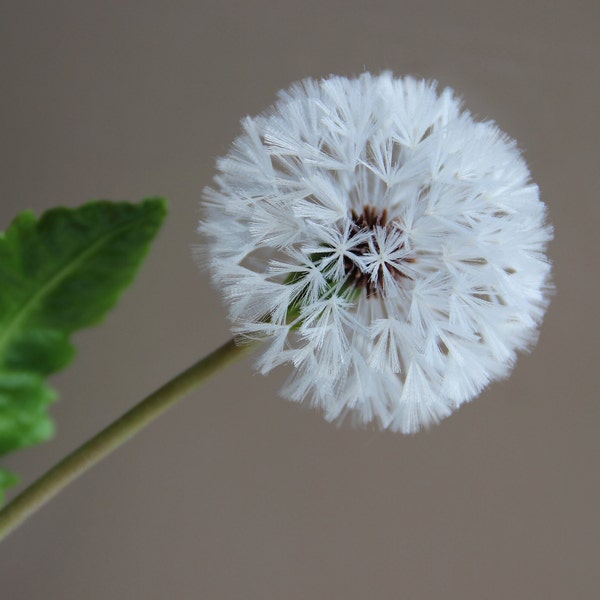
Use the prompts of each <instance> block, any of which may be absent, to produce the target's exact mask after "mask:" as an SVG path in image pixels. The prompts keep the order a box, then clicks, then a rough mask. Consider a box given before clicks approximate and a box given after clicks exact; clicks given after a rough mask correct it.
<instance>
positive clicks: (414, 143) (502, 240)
mask: <svg viewBox="0 0 600 600" xmlns="http://www.w3.org/2000/svg"><path fill="white" fill-rule="evenodd" d="M242 124H243V133H242V134H241V135H240V136H239V137H238V138H237V139H236V140H235V141H234V143H233V145H232V147H231V149H230V151H229V153H228V154H227V155H226V156H225V157H222V158H220V159H219V160H218V162H217V170H218V174H217V176H216V177H215V184H214V188H207V189H206V190H205V191H204V198H205V202H204V209H205V218H204V219H203V221H202V222H201V224H200V227H199V230H200V232H201V233H202V234H203V235H204V236H205V238H206V239H207V243H206V245H205V248H204V251H205V252H204V254H205V255H207V256H208V257H209V268H210V270H211V272H212V275H213V279H214V282H215V284H216V286H217V287H218V288H219V289H220V290H221V291H222V293H223V295H224V297H225V299H226V301H227V302H228V303H229V306H230V317H231V319H232V321H233V323H234V331H235V332H236V333H238V334H240V335H243V336H247V337H249V338H252V339H256V338H264V339H266V341H267V343H266V344H265V346H264V349H263V352H262V354H261V357H260V359H259V361H258V368H259V370H260V371H261V372H262V373H267V372H268V371H270V370H271V369H272V368H274V367H275V366H277V365H280V364H282V363H291V364H292V365H293V366H294V371H293V373H292V376H291V378H290V380H289V381H288V383H287V384H286V386H285V388H284V390H283V391H282V393H283V395H284V396H285V397H287V398H289V399H291V400H294V401H299V402H300V401H309V402H310V403H311V404H312V405H314V406H317V407H319V408H321V409H322V411H323V413H324V415H325V416H326V418H327V419H332V420H333V419H340V418H343V417H345V416H346V415H348V414H350V415H352V416H353V417H354V418H355V420H356V421H358V422H361V423H368V422H371V421H374V422H376V423H377V424H378V425H379V426H380V427H382V428H389V429H392V430H395V431H402V432H404V433H411V432H415V431H418V430H419V429H420V428H422V427H423V426H427V425H430V424H431V423H433V422H436V421H438V420H440V419H442V418H444V417H446V416H448V415H449V414H450V413H451V412H452V411H453V410H454V409H455V408H457V407H458V406H459V405H460V404H461V403H462V402H465V401H468V400H470V399H471V398H473V397H474V396H475V395H477V394H478V393H479V392H480V391H481V390H482V388H483V387H484V386H485V385H487V384H488V383H489V382H490V381H492V380H494V379H498V378H499V377H502V376H505V375H506V374H507V372H508V371H509V370H510V368H511V367H512V365H513V364H514V362H515V360H516V352H517V351H518V350H524V349H527V348H528V347H530V346H531V345H532V343H533V342H535V339H536V330H537V327H538V326H539V324H540V322H541V319H542V317H543V314H544V311H545V309H546V306H547V304H548V292H549V290H550V287H551V286H550V284H549V273H550V264H549V262H548V261H547V259H546V256H545V250H546V245H547V243H548V241H549V240H550V239H551V238H552V230H551V227H550V226H549V225H547V224H546V209H545V206H544V204H543V203H542V202H541V201H540V200H539V194H538V189H537V187H536V186H535V185H533V184H532V183H531V182H530V179H529V171H528V169H527V166H526V164H525V162H524V160H523V158H522V157H521V154H520V153H519V151H518V149H517V147H516V144H515V143H514V141H512V140H511V139H509V138H508V137H507V136H506V135H504V134H503V133H502V132H501V131H500V130H499V129H498V128H497V127H496V126H495V125H494V124H493V123H491V122H484V123H481V122H476V121H474V120H473V119H472V117H471V115H470V114H469V113H468V112H465V111H462V112H461V110H460V103H459V101H458V100H457V99H456V98H455V96H454V94H453V92H452V90H450V89H445V90H444V91H443V92H442V93H441V94H439V95H438V94H437V93H436V85H435V83H432V82H427V81H419V80H415V79H412V78H410V77H406V78H402V79H394V78H393V77H392V75H391V74H390V73H383V74H381V75H379V76H372V75H370V74H368V73H365V74H363V75H362V76H360V77H358V78H357V79H346V78H343V77H330V78H328V79H324V80H321V81H314V80H310V79H309V80H305V81H303V82H300V83H296V84H294V85H293V86H292V87H291V88H290V89H289V90H286V91H282V92H280V93H279V99H278V101H277V102H276V103H275V104H274V105H273V107H271V108H270V109H269V110H268V111H267V112H265V113H264V114H262V115H260V116H258V117H254V118H250V117H248V118H246V119H244V121H243V123H242ZM384 211H385V212H384ZM377 219H379V220H377ZM354 282H357V283H356V285H354Z"/></svg>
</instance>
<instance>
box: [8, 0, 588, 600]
mask: <svg viewBox="0 0 600 600" xmlns="http://www.w3.org/2000/svg"><path fill="white" fill-rule="evenodd" d="M599 17H600V5H599V4H598V2H597V0H588V1H585V0H579V1H577V0H571V1H569V0H558V1H551V0H546V1H537V0H536V1H527V0H520V1H513V0H504V1H502V2H500V1H498V2H492V1H489V0H485V1H483V0H457V1H455V2H443V1H432V0H429V1H427V0H424V1H420V2H416V1H414V2H404V1H402V0H396V1H391V0H389V1H381V0H373V1H371V2H368V3H367V2H359V1H357V0H352V1H350V0H348V1H333V0H318V1H316V0H304V1H302V2H301V1H299V0H298V1H296V2H290V1H288V0H280V1H275V0H271V1H266V0H265V1H246V2H242V1H238V2H234V1H231V0H229V1H223V2H214V1H208V0H205V1H196V2H191V1H188V2H182V1H179V2H178V1H174V2H157V1H148V2H131V1H123V0H121V1H106V2H101V1H88V2H82V1H78V2H66V1H55V2H42V1H38V2H32V1H22V2H13V1H6V0H5V1H4V2H3V3H2V6H1V8H0V65H1V66H0V69H1V71H0V73H1V82H2V93H1V94H0V120H1V126H0V136H1V137H0V145H1V152H2V157H1V162H0V169H1V172H2V198H1V200H0V217H1V222H0V226H1V228H2V229H3V228H5V227H6V226H7V225H8V223H9V222H10V220H11V219H12V217H13V216H14V215H15V214H16V213H17V212H18V211H20V210H22V209H25V208H32V209H34V210H36V211H38V212H40V211H42V210H44V209H46V208H49V207H51V206H54V205H57V204H64V205H70V206H75V205H78V204H80V203H82V202H83V201H85V200H88V199H93V198H100V197H103V198H114V199H132V200H137V199H140V198H142V197H144V196H150V195H156V194H162V195H165V196H167V197H168V198H169V199H170V207H171V208H170V216H169V219H168V222H167V224H166V226H165V228H164V230H163V231H162V233H161V235H160V238H159V239H158V241H157V243H156V245H155V246H154V248H153V250H152V253H151V255H150V257H149V259H148V261H147V263H146V264H145V265H144V267H143V270H142V272H141V273H140V275H139V277H138V279H137V280H136V282H135V284H134V286H133V287H132V288H131V289H130V290H129V291H128V293H127V294H126V296H125V297H124V298H123V300H122V302H121V303H120V304H119V306H118V308H117V309H116V310H115V311H114V312H113V313H112V314H111V315H110V316H109V318H108V320H107V321H106V323H105V324H104V325H102V326H101V327H98V328H95V329H92V330H87V331H85V332H82V333H81V334H79V335H77V336H76V342H77V344H78V347H79V355H78V359H77V361H76V362H75V363H74V364H73V365H72V366H71V367H70V368H69V369H68V370H66V371H65V372H63V373H61V374H60V375H59V376H57V377H55V378H54V380H53V383H54V385H55V386H56V388H58V390H59V391H60V394H61V400H60V402H59V403H58V404H56V405H55V406H54V407H53V410H52V412H53V414H54V416H55V418H56V421H57V424H58V435H57V437H56V438H55V439H54V440H53V441H52V442H50V443H48V444H45V445H43V446H39V447H36V448H34V449H30V450H27V451H24V452H22V453H20V454H17V455H15V456H14V457H11V458H10V460H8V466H10V467H11V468H14V469H16V470H18V471H19V472H20V473H21V474H22V476H23V479H24V481H31V480H33V479H34V478H35V477H36V476H37V475H39V474H40V473H41V472H43V471H44V470H45V469H47V468H48V467H49V466H50V465H52V464H53V463H54V462H55V461H57V460H58V459H59V458H61V457H62V456H64V455H65V454H66V453H68V452H69V451H70V450H71V449H73V448H74V447H75V446H76V445H78V444H79V443H80V442H82V441H83V440H85V439H86V438H87V437H89V436H90V435H91V434H93V433H95V432H96V431H97V430H98V429H99V428H101V427H102V426H104V425H105V424H107V423H108V422H109V421H111V420H112V419H113V418H115V417H116V416H117V415H119V414H120V413H121V412H123V411H125V410H126V409H127V408H128V407H130V406H131V405H132V404H133V403H134V402H135V401H137V400H138V399H140V398H141V397H143V396H144V395H146V394H147V393H148V392H150V391H152V390H153V389H154V388H155V387H157V386H158V385H159V384H160V383H162V382H164V381H165V380H166V379H167V378H169V377H171V376H173V375H174V374H175V373H177V372H178V371H179V370H181V369H182V368H184V367H186V366H187V365H188V364H190V363H192V362H193V361H195V360H196V359H197V358H198V357H200V356H202V355H204V354H205V353H206V352H208V351H210V350H211V349H212V348H214V347H215V346H217V345H218V344H220V343H222V342H223V341H225V340H226V339H227V338H228V324H227V321H226V318H225V312H224V309H223V308H222V306H221V303H220V300H219V297H218V294H217V293H216V291H215V290H213V289H212V288H211V287H210V285H209V282H208V278H207V275H206V274H205V273H200V272H199V271H198V269H197V267H196V265H195V264H194V262H193V260H192V257H191V255H192V253H191V248H192V246H193V244H195V243H196V242H197V238H196V234H195V228H196V222H197V218H198V212H199V209H198V202H199V198H200V194H201V190H202V187H203V186H204V185H206V184H207V183H209V182H210V180H211V177H212V171H213V164H214V159H215V158H216V157H217V156H218V155H220V154H222V153H224V152H225V151H226V149H227V147H228V145H229V143H230V142H231V140H232V139H233V138H234V137H235V135H236V134H237V132H238V131H239V125H238V123H239V119H240V118H242V117H243V116H244V115H246V114H255V113H257V112H259V111H261V110H262V109H264V108H265V107H266V106H268V105H269V104H270V103H271V102H272V101H273V98H274V95H275V93H276V92H277V90H279V89H280V88H282V87H286V86H287V85H288V84H290V83H291V82H292V81H294V80H297V79H300V78H302V77H306V76H315V77H320V76H325V75H328V74H330V73H338V74H343V75H353V74H358V73H360V72H362V71H363V70H365V69H366V70H371V71H374V72H379V71H380V70H382V69H392V70H393V71H394V72H395V73H396V74H398V75H401V74H413V75H417V76H422V77H427V78H435V79H438V80H439V81H440V83H441V84H442V85H450V86H452V87H454V88H455V89H456V90H457V91H458V92H459V93H460V94H461V95H462V96H463V97H464V99H465V102H466V106H467V107H468V108H470V109H471V110H472V111H473V112H474V113H475V114H477V115H478V116H480V117H482V118H483V117H490V118H493V119H495V120H496V121H497V123H498V124H499V125H500V127H501V128H502V129H504V130H505V131H506V132H507V133H509V134H510V135H511V136H513V137H515V138H517V139H518V141H519V144H520V146H521V147H522V148H523V150H524V152H525V156H526V158H527V160H528V162H529V164H530V167H531V171H532V175H533V178H534V179H535V181H536V182H537V183H539V185H540V187H541V189H542V195H543V198H544V200H545V201H546V202H547V204H548V206H549V211H550V217H551V220H552V221H553V223H554V225H555V228H556V239H555V241H554V242H553V243H552V245H551V247H550V255H551V257H552V260H553V262H554V279H555V282H556V285H557V288H558V292H557V295H556V297H555V298H554V300H553V302H552V305H551V307H550V310H549V312H548V314H547V317H546V320H545V322H544V325H543V328H542V332H541V337H540V341H539V345H538V347H537V348H536V349H535V351H534V352H533V353H532V354H530V355H526V356H522V357H521V358H520V360H519V362H518V364H517V367H516V369H515V372H514V374H513V376H512V377H511V378H510V379H509V380H507V381H503V382H499V383H496V384H494V385H492V386H491V387H490V388H489V389H487V390H486V391H485V392H484V393H483V394H482V395H481V397H480V398H478V399H477V400H476V401H474V402H472V403H471V404H469V405H466V406H464V407H463V408H461V409H460V411H458V412H457V413H455V414H454V415H453V416H452V417H450V418H449V419H447V420H446V421H444V422H443V423H442V424H441V425H440V426H437V427H434V428H433V429H431V430H430V431H429V432H427V433H421V434H419V435H416V436H413V437H403V436H401V435H393V434H389V433H377V432H372V431H366V430H362V431H355V430H353V429H351V428H350V427H348V426H343V427H342V428H336V427H335V426H332V425H330V424H328V423H326V422H325V421H323V419H322V418H321V416H320V415H319V414H317V413H316V412H313V411H309V410H304V409H302V408H299V407H298V406H296V405H293V404H290V403H288V402H285V401H284V400H281V399H280V398H278V396H277V390H278V388H279V386H280V385H281V383H282V381H283V380H284V378H285V375H286V371H285V370H284V369H282V370H281V371H280V372H276V373H274V374H272V375H271V376H269V377H266V378H265V377H261V376H259V375H255V374H253V372H252V368H251V360H246V361H245V362H244V363H241V364H238V365H236V366H234V367H232V368H230V369H229V370H228V371H227V372H226V373H225V374H221V375H220V376H219V377H217V378H215V379H214V380H213V381H211V382H210V383H209V384H208V385H207V386H206V387H205V388H204V389H203V390H202V391H198V392H196V393H194V394H192V395H191V396H190V397H189V398H188V399H187V400H186V401H184V402H183V403H181V404H180V405H178V406H177V407H176V408H175V409H174V410H172V411H171V412H170V413H168V414H167V415H166V416H164V417H163V418H161V419H160V421H158V422H157V423H156V424H154V425H153V426H151V427H150V428H149V429H147V430H146V431H145V432H144V433H142V434H141V435H140V436H139V437H137V438H136V439H134V440H133V441H132V442H130V443H129V444H128V445H127V446H126V447H124V448H123V449H122V450H120V451H119V452H117V453H116V454H115V455H113V456H112V457H110V458H109V459H108V460H106V461H105V462H104V463H102V464H101V465H99V466H98V467H96V468H95V469H94V470H93V471H91V472H90V473H89V474H87V475H86V476H85V477H83V478H82V479H81V480H79V481H78V482H76V483H75V484H74V485H72V486H71V487H70V488H69V489H68V490H67V491H65V492H64V493H63V494H62V495H61V496H59V497H58V498H56V499H55V500H54V501H53V502H52V503H51V504H50V505H48V506H47V507H46V508H45V509H43V510H42V511H41V512H40V513H39V514H38V515H36V516H35V517H34V518H32V519H31V520H30V521H29V522H28V523H27V524H26V525H25V526H23V527H22V528H21V529H20V530H18V531H17V532H15V533H14V534H13V535H12V536H11V537H10V538H9V539H8V540H7V541H6V542H5V543H4V544H2V545H1V546H0V596H1V597H2V599H3V600H4V599H6V600H38V599H45V600H47V599H52V600H54V599H57V600H62V599H75V600H80V599H86V600H96V599H97V600H106V599H111V600H121V599H123V600H124V599H138V598H140V599H150V600H154V599H163V598H182V599H187V598H217V599H224V600H226V599H238V598H239V599H246V598H250V599H261V600H262V599H267V598H269V599H270V598H278V599H279V598H282V599H289V600H296V599H298V600H299V599H302V600H305V599H309V598H310V599H313V598H314V599H325V598H336V599H337V598H340V599H364V598H382V599H391V598H394V599H395V598H411V599H412V598H417V599H419V598H426V599H428V598H476V599H479V598H486V599H496V598H498V599H504V598H511V599H521V598H524V599H532V598H545V599H546V598H550V599H563V598H565V599H567V598H568V599H571V598H595V597H597V596H596V594H597V593H598V584H599V579H598V571H599V565H598V562H599V556H598V550H599V546H600V544H599V533H600V532H599V527H598V504H599V499H600V497H599V496H600V494H599V469H598V457H599V452H598V451H599V446H600V444H599V439H600V436H599V435H598V430H599V418H600V410H599V403H598V387H599V386H598V333H599V327H598V309H597V303H598V297H599V294H598V291H599V281H598V258H599V252H598V246H599V243H600V242H599V235H598V227H599V225H600V223H599V218H598V217H599V213H600V208H599V203H598V189H599V187H600V185H599V184H600V176H599V174H598V173H599V171H598V164H599V152H598V139H599V134H600V128H599V126H598V107H599V101H600V78H599V70H598V59H599V54H600V42H599V38H600V22H599Z"/></svg>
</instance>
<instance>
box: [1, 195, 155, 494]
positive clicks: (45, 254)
mask: <svg viewBox="0 0 600 600" xmlns="http://www.w3.org/2000/svg"><path fill="white" fill-rule="evenodd" d="M165 215H166V202H165V201H164V200H162V199H148V200H144V201H142V202H140V203H139V204H131V203H128V202H110V201H106V200H99V201H96V202H90V203H88V204H85V205H83V206H81V207H79V208H74V209H71V208H54V209H51V210H49V211H47V212H45V213H44V214H43V215H42V216H41V217H40V218H39V219H38V218H36V216H35V215H34V214H33V213H32V212H30V211H25V212H23V213H21V214H20V215H18V216H17V217H16V219H15V220H14V221H13V223H12V224H11V225H10V227H9V228H8V230H7V231H6V232H5V233H3V234H0V456H3V455H5V454H7V453H9V452H13V451H14V450H17V449H19V448H23V447H26V446H31V445H33V444H37V443H39V442H42V441H44V440H46V439H48V438H49V437H50V436H51V435H52V433H53V429H54V428H53V424H52V421H51V419H50V417H49V416H48V413H47V407H48V405H49V404H50V403H52V402H53V400H54V399H55V393H54V391H53V390H52V389H51V388H49V387H48V386H47V385H46V383H45V377H46V376H48V375H50V374H51V373H54V372H56V371H58V370H60V369H62V368H64V367H65V366H66V365H68V364H69V363H70V362H71V360H72V359H73V357H74V355H75V349H74V348H73V346H72V344H71V342H70V340H69V337H70V335H71V334H72V333H73V332H74V331H76V330H78V329H81V328H82V327H87V326H90V325H94V324H96V323H99V322H100V321H101V320H102V319H103V318H104V316H105V315H106V313H107V312H108V311H109V310H110V309H111V308H112V307H113V306H114V305H115V303H116V302H117V300H118V298H119V296H120V295H121V293H122V292H123V290H124V289H125V288H126V287H127V286H128V285H129V284H130V283H131V282H132V280H133V278H134V276H135V274H136V272H137V270H138V268H139V266H140V265H141V263H142V261H143V259H144V257H145V256H146V254H147V252H148V250H149V248H150V244H151V242H152V240H153V239H154V237H155V236H156V234H157V232H158V230H159V229H160V226H161V224H162V222H163V220H164V218H165ZM15 481H16V478H15V476H14V475H12V474H11V473H9V472H8V471H6V470H4V469H2V468H0V502H1V501H2V492H3V490H5V489H6V488H7V487H8V486H10V485H12V484H14V483H15Z"/></svg>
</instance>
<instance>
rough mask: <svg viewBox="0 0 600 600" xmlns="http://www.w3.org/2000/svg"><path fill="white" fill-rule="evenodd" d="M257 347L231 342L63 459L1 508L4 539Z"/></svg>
mask: <svg viewBox="0 0 600 600" xmlns="http://www.w3.org/2000/svg"><path fill="white" fill-rule="evenodd" d="M253 347H254V344H245V345H237V344H236V343H235V341H234V340H230V341H228V342H227V343H226V344H223V345H222V346H221V347H220V348H217V349H216V350H215V351H214V352H212V353H211V354H209V355H208V356H205V357H204V358H203V359H201V360H199V361H198V362H197V363H196V364H194V365H192V366H191V367H190V368H189V369H186V370H185V371H183V372H182V373H180V374H179V375H177V376H176V377H174V378H173V379H171V381H169V382H167V383H166V384H165V385H163V386H162V387H161V388H159V389H158V390H156V391H155V392H154V393H152V394H150V395H149V396H148V397H147V398H145V399H144V400H142V401H141V402H140V403H139V404H137V405H136V406H134V407H133V408H132V409H131V410H129V411H128V412H126V413H125V414H124V415H123V416H122V417H120V418H118V419H117V420H116V421H114V422H113V423H112V424H110V425H109V426H108V427H106V428H105V429H103V430H102V431H101V432H100V433H98V434H97V435H95V436H94V437H93V438H91V439H89V440H88V441H87V442H85V443H84V444H83V445H82V446H80V447H79V448H77V450H75V451H74V452H72V453H71V454H69V455H68V456H67V457H66V458H64V459H63V460H61V461H60V462H59V463H58V464H57V465H55V466H54V467H52V468H51V469H50V470H49V471H47V472H46V473H45V474H44V475H42V476H41V477H40V478H39V479H38V480H37V481H35V482H34V483H32V484H31V485H30V486H29V487H28V488H26V489H25V490H24V491H23V492H22V493H21V494H20V495H18V496H17V497H16V498H14V500H12V501H11V502H10V503H9V504H7V505H6V506H5V507H4V509H2V510H1V511H0V540H2V539H4V538H5V537H6V536H7V535H8V534H9V533H10V532H11V531H13V530H14V529H16V528H17V527H18V526H19V525H20V524H21V523H23V521H25V520H26V519H27V518H28V517H29V516H30V515H32V514H33V513H35V512H36V511H37V510H38V509H39V508H41V507H42V506H43V505H44V504H46V502H48V501H49V500H51V499H52V498H53V497H54V496H56V494H58V492H60V491H61V490H62V489H63V488H65V487H66V486H67V485H68V484H69V483H71V481H73V480H75V479H76V478H77V477H79V475H81V474H82V473H85V472H86V471H87V470H88V469H89V468H91V467H93V466H94V465H95V464H96V463H97V462H99V461H100V460H102V459H103V458H104V457H105V456H107V455H108V454H110V453H111V452H112V451H113V450H116V449H117V448H118V447H119V446H121V445H122V444H124V443H125V442H126V441H127V440H129V439H130V438H131V437H133V436H134V435H135V434H136V433H137V432H138V431H141V430H142V429H144V427H146V425H148V424H149V423H151V422H152V421H154V419H156V418H157V417H158V416H159V415H161V414H162V413H163V412H165V411H166V410H167V409H168V408H170V407H171V406H172V405H173V404H175V402H177V400H179V399H180V398H182V397H183V396H185V395H186V394H187V393H188V392H190V391H191V390H193V389H194V388H196V387H197V386H199V385H200V384H201V383H203V382H204V381H205V380H206V379H208V378H209V377H210V376H211V375H213V374H214V373H216V372H217V371H219V370H220V369H222V368H223V367H225V366H227V365H229V364H230V363H232V362H234V361H235V360H236V359H238V358H240V357H241V356H243V355H244V354H245V353H246V352H247V351H248V350H249V349H250V348H253Z"/></svg>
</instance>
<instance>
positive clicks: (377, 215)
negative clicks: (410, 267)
mask: <svg viewBox="0 0 600 600" xmlns="http://www.w3.org/2000/svg"><path fill="white" fill-rule="evenodd" d="M350 214H351V217H352V223H351V233H350V240H352V238H353V237H356V236H357V235H358V233H359V232H363V231H365V230H367V231H375V230H376V229H377V228H378V227H381V228H383V229H387V230H390V229H392V228H395V229H399V228H398V222H397V220H395V219H392V220H391V221H388V211H387V208H384V209H383V210H381V211H379V210H377V209H376V208H375V207H374V206H371V205H370V204H367V205H365V206H364V207H363V210H362V212H361V213H357V212H356V211H355V210H354V209H352V210H351V213H350ZM403 247H404V244H401V246H400V248H403ZM352 250H353V253H355V254H359V255H364V254H367V253H368V252H372V251H373V250H375V252H379V251H380V248H379V246H378V243H377V238H376V237H375V236H373V237H372V240H371V242H370V243H369V241H367V240H364V241H360V242H359V243H358V244H357V245H356V246H354V248H353V249H352ZM414 261H415V259H414V258H411V257H407V258H404V259H403V262H408V263H412V262H414ZM387 267H388V270H389V271H390V272H391V273H392V275H393V277H394V279H396V281H400V280H401V279H403V278H408V279H410V276H409V275H407V274H406V273H405V272H404V271H402V269H401V268H400V265H399V264H398V263H395V264H388V265H387ZM344 269H345V271H346V277H347V281H348V282H351V283H353V285H354V286H356V287H361V288H364V289H365V290H366V291H367V297H376V296H378V295H379V294H381V293H382V292H383V288H384V277H383V267H379V271H378V273H377V276H376V277H375V276H374V274H372V273H369V272H365V271H363V270H362V269H361V268H360V267H359V265H357V264H356V262H355V261H353V260H352V259H351V258H349V257H345V258H344Z"/></svg>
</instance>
